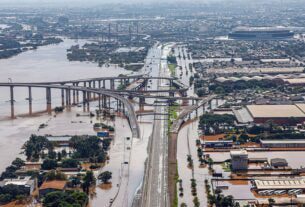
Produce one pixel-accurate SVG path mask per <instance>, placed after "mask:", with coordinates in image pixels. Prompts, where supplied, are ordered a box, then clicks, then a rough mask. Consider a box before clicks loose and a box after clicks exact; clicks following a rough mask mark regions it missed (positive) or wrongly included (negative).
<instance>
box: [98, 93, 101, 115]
mask: <svg viewBox="0 0 305 207" xmlns="http://www.w3.org/2000/svg"><path fill="white" fill-rule="evenodd" d="M98 109H99V112H100V111H101V94H100V93H99V94H98Z"/></svg>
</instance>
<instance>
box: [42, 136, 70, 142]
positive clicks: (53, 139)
mask: <svg viewBox="0 0 305 207" xmlns="http://www.w3.org/2000/svg"><path fill="white" fill-rule="evenodd" d="M46 138H47V140H49V141H50V142H68V141H70V139H71V138H72V137H69V136H54V137H53V136H47V137H46Z"/></svg>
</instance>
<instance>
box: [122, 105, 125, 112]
mask: <svg viewBox="0 0 305 207" xmlns="http://www.w3.org/2000/svg"><path fill="white" fill-rule="evenodd" d="M122 106H123V107H122V109H123V114H125V104H124V103H122Z"/></svg>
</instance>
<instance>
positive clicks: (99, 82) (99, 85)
mask: <svg viewBox="0 0 305 207" xmlns="http://www.w3.org/2000/svg"><path fill="white" fill-rule="evenodd" d="M98 89H101V81H100V80H99V81H98Z"/></svg>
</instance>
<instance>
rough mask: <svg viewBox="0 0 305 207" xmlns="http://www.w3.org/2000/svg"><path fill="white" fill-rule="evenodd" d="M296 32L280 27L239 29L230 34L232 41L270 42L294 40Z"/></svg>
mask: <svg viewBox="0 0 305 207" xmlns="http://www.w3.org/2000/svg"><path fill="white" fill-rule="evenodd" d="M293 36H294V32H292V31H290V30H289V29H286V28H279V27H237V28H235V29H234V30H233V32H231V33H230V34H229V38H231V39H241V40H270V39H289V38H293Z"/></svg>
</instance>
